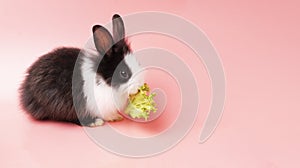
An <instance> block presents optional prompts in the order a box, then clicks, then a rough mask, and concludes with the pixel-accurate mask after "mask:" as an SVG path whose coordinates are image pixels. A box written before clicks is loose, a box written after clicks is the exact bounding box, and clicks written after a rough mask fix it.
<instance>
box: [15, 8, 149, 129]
mask: <svg viewBox="0 0 300 168" xmlns="http://www.w3.org/2000/svg"><path fill="white" fill-rule="evenodd" d="M112 29H113V31H112V32H113V33H112V35H111V34H110V32H109V31H108V30H107V29H106V28H104V27H103V26H101V25H94V26H93V28H92V32H93V38H92V47H88V48H83V49H79V48H72V47H60V48H57V49H54V50H53V51H51V52H49V53H47V54H45V55H42V56H41V57H39V58H38V60H37V61H36V62H34V63H33V64H32V65H31V66H30V67H29V68H28V70H27V74H26V77H25V79H24V81H23V83H22V84H21V86H20V88H19V92H20V106H21V108H22V109H23V110H24V111H25V112H26V113H28V114H29V115H30V116H32V117H33V118H34V119H37V120H54V121H64V122H71V123H75V124H78V125H81V126H89V127H95V126H100V125H103V124H104V122H106V121H119V120H122V119H123V117H122V115H121V114H120V113H119V111H120V110H122V109H124V108H125V107H126V105H127V101H128V95H129V94H134V93H136V92H137V91H138V87H139V86H141V85H143V84H144V74H143V73H139V72H141V65H140V64H139V62H138V61H137V59H136V57H135V56H134V54H133V53H132V49H131V48H130V46H129V43H128V41H127V38H125V28H124V22H123V20H122V18H121V17H120V16H119V15H118V14H115V15H113V17H112Z"/></svg>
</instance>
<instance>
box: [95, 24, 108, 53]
mask: <svg viewBox="0 0 300 168" xmlns="http://www.w3.org/2000/svg"><path fill="white" fill-rule="evenodd" d="M93 33H94V42H95V46H96V48H97V50H98V52H99V53H100V54H101V55H103V56H104V55H105V53H106V54H107V55H110V53H111V50H110V48H111V47H112V45H113V38H112V36H111V34H110V33H109V31H108V30H107V29H106V28H104V27H103V26H100V25H95V26H93Z"/></svg>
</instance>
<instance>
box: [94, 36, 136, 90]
mask: <svg viewBox="0 0 300 168" xmlns="http://www.w3.org/2000/svg"><path fill="white" fill-rule="evenodd" d="M130 52H131V50H130V47H129V45H128V44H127V42H126V41H125V40H124V39H123V40H121V41H119V42H118V43H116V44H114V45H113V46H112V48H111V49H110V50H109V51H108V53H109V55H108V54H107V53H106V54H105V55H104V57H100V58H97V60H94V62H95V65H94V67H95V70H96V72H97V73H98V74H99V75H100V76H102V77H103V79H104V80H105V81H106V83H107V84H108V85H109V86H113V87H118V86H120V85H121V84H123V83H126V82H127V81H128V80H129V79H130V77H131V76H132V72H131V71H130V68H129V67H128V65H127V64H126V63H125V60H124V56H125V55H126V54H128V53H130ZM120 71H125V72H126V73H127V74H128V78H126V79H125V78H122V77H121V76H119V74H120Z"/></svg>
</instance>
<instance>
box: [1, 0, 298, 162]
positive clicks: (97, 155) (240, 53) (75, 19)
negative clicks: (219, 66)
mask: <svg viewBox="0 0 300 168" xmlns="http://www.w3.org/2000/svg"><path fill="white" fill-rule="evenodd" d="M299 7H300V3H299V1H296V0H294V1H293V0H286V1H284V2H279V1H258V0H257V1H251V2H238V1H233V0H228V1H215V0H212V1H209V2H208V1H206V2H201V1H178V0H176V1H174V0H164V1H162V2H161V1H157V2H154V1H152V2H150V1H149V3H141V1H118V0H113V1H106V2H104V1H102V2H101V1H95V0H94V1H92V0H87V1H81V2H78V1H74V0H72V1H71V0H66V1H61V0H52V1H37V0H27V1H22V0H10V1H9V0H6V1H4V0H2V1H0V24H1V26H0V30H1V31H0V37H1V38H0V56H1V66H0V73H1V77H2V82H1V88H0V93H1V94H0V106H1V113H0V121H1V122H0V124H1V125H0V131H1V138H0V167H31V168H33V167H49V168H50V167H72V168H75V167H132V168H134V167H186V166H188V167H208V168H224V167H230V168H232V167H236V168H238V167H244V168H248V167H249V168H252V167H256V168H274V167H299V166H300V163H299V155H300V152H299V151H300V124H299V118H300V113H299V112H300V107H299V102H300V89H299V85H300V78H299V74H300V63H299V62H300V58H299V55H300V52H299V47H300V46H299V44H300V33H299V30H300V24H299V19H300V18H299V16H300V11H299ZM142 11H162V12H169V13H173V14H177V15H179V16H181V17H184V18H186V19H188V20H189V21H191V22H193V23H194V24H196V25H197V26H198V27H199V28H201V29H202V30H203V31H204V32H205V33H206V34H207V36H208V37H209V39H210V40H211V41H212V43H213V44H214V46H215V48H216V49H217V51H218V53H219V54H220V57H221V59H222V62H223V65H224V69H225V74H226V79H227V86H226V92H227V95H226V104H225V109H224V115H223V118H222V120H221V122H220V124H219V126H218V128H217V129H216V131H215V133H214V134H213V135H212V136H211V138H210V139H209V140H208V141H207V142H205V143H204V144H199V143H198V139H199V132H200V129H201V127H202V126H203V120H204V119H205V115H206V114H207V112H208V110H209V104H210V96H211V93H210V92H211V90H210V81H209V78H208V76H207V74H206V71H205V69H204V66H203V65H202V64H201V62H196V61H195V56H193V53H192V52H191V51H189V50H188V48H186V47H184V46H183V45H182V44H180V43H178V42H176V41H174V39H169V38H164V37H160V36H157V35H156V36H153V37H151V40H149V38H148V37H147V35H144V36H142V35H141V36H136V37H133V38H132V39H130V41H132V48H133V49H134V50H137V49H142V48H145V47H148V46H156V47H161V48H166V49H168V50H171V51H172V52H174V53H176V54H177V55H179V56H180V57H182V59H183V60H185V62H186V63H187V64H188V65H190V66H191V69H192V70H193V72H195V75H196V76H197V78H196V80H197V82H198V85H199V93H200V95H201V97H202V102H201V105H200V108H199V115H198V118H197V120H196V123H195V125H194V127H193V128H192V130H191V131H190V132H189V133H188V135H187V136H186V137H185V138H184V139H183V140H182V141H181V142H180V143H179V144H178V145H176V146H175V147H174V148H172V149H171V150H169V151H167V152H165V153H162V154H160V155H157V156H154V157H150V158H142V159H133V158H125V157H120V156H116V155H114V154H112V153H109V152H107V151H105V150H103V149H101V148H100V147H98V146H97V145H95V144H94V143H93V142H92V141H91V140H90V139H89V138H88V136H87V135H86V134H85V132H84V130H83V129H82V128H81V127H78V126H76V125H72V124H65V123H55V122H37V121H33V120H31V119H29V118H28V117H26V116H25V115H24V113H23V112H22V111H21V110H20V108H19V106H18V93H17V88H18V87H19V85H20V82H21V81H22V80H23V77H24V72H25V70H26V68H27V67H28V66H29V65H30V64H31V63H32V62H33V61H34V60H36V59H37V57H38V56H39V55H41V54H43V53H46V52H48V51H49V50H51V49H53V48H55V47H57V46H62V45H65V46H78V47H80V46H83V44H84V43H85V42H86V40H87V38H88V37H90V35H91V31H90V29H91V26H92V25H93V24H95V23H102V24H105V23H107V22H108V21H109V19H110V18H111V16H112V15H113V14H114V13H119V14H121V15H126V14H131V13H135V12H142ZM125 24H126V23H125ZM144 39H147V40H144ZM162 40H163V41H162ZM177 43H178V45H176V44H177ZM172 44H173V45H172ZM174 46H176V47H174ZM199 64H200V65H201V66H200V67H199V66H197V65H199ZM152 85H158V83H157V82H152ZM161 87H164V83H163V82H162V84H161ZM172 88H173V89H175V90H176V89H177V88H176V87H175V86H174V87H172ZM169 96H170V95H169ZM174 97H176V96H174ZM169 102H170V103H172V101H169ZM170 103H168V105H167V106H168V107H167V108H168V109H169V110H167V109H166V114H168V115H170V116H171V117H168V116H167V117H164V118H165V120H161V121H160V122H156V124H155V123H154V124H153V123H152V125H154V126H153V128H155V129H152V130H151V129H150V130H151V131H149V129H147V128H149V126H151V123H150V124H144V125H143V124H138V123H133V122H131V121H128V120H126V121H123V122H119V123H113V124H112V125H113V126H114V127H115V128H117V129H119V130H120V131H123V132H124V133H126V134H129V135H132V136H145V135H150V134H154V133H158V132H160V131H162V130H163V129H165V128H166V127H167V126H168V125H167V124H170V121H171V120H172V119H175V118H176V117H174V116H175V115H176V108H175V106H172V104H170ZM172 108H173V109H175V112H170V110H172ZM165 116H166V115H165ZM157 123H158V124H157ZM166 123H167V124H166Z"/></svg>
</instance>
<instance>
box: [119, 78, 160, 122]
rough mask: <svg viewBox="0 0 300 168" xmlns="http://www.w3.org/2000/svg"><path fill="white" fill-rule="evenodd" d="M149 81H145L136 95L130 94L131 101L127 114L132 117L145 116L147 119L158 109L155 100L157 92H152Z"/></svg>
mask: <svg viewBox="0 0 300 168" xmlns="http://www.w3.org/2000/svg"><path fill="white" fill-rule="evenodd" d="M149 92H150V88H149V86H148V85H147V83H144V85H143V86H141V87H140V88H139V89H138V92H137V93H136V94H134V95H129V103H128V106H127V107H126V109H125V114H127V115H129V116H130V117H131V118H139V119H140V118H143V119H145V120H147V119H148V118H149V115H150V113H151V112H153V113H155V112H156V111H157V109H156V107H155V105H156V104H155V102H154V100H153V98H154V96H155V93H151V94H149Z"/></svg>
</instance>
